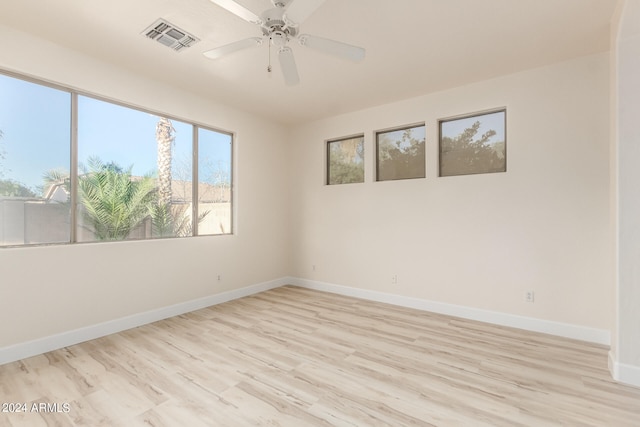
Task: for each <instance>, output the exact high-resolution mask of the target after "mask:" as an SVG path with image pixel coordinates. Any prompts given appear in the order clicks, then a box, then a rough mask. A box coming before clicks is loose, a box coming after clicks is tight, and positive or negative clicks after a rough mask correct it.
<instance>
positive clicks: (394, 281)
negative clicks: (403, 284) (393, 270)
mask: <svg viewBox="0 0 640 427" xmlns="http://www.w3.org/2000/svg"><path fill="white" fill-rule="evenodd" d="M397 283H398V275H397V274H394V275H393V276H391V284H392V285H396V284H397Z"/></svg>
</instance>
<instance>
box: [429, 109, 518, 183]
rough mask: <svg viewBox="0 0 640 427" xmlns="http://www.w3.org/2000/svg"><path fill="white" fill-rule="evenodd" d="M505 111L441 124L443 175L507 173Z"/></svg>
mask: <svg viewBox="0 0 640 427" xmlns="http://www.w3.org/2000/svg"><path fill="white" fill-rule="evenodd" d="M506 114H507V112H506V111H505V110H501V111H496V112H492V113H485V114H476V115H471V116H468V117H462V118H459V119H451V120H441V121H440V176H452V175H467V174H478V173H493V172H506V170H507V157H506V155H507V152H506V143H507V140H506Z"/></svg>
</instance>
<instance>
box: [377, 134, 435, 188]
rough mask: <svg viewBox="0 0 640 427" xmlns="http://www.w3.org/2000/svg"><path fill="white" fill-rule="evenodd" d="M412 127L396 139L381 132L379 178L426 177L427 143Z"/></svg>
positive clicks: (381, 179)
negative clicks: (414, 133)
mask: <svg viewBox="0 0 640 427" xmlns="http://www.w3.org/2000/svg"><path fill="white" fill-rule="evenodd" d="M424 142H425V141H424V138H423V139H416V138H414V137H413V135H412V129H405V130H404V131H403V132H402V137H401V138H400V139H397V140H395V141H393V140H391V138H390V137H389V136H388V135H387V134H381V135H380V139H379V141H378V180H380V181H385V180H389V179H407V178H424V176H425V144H424Z"/></svg>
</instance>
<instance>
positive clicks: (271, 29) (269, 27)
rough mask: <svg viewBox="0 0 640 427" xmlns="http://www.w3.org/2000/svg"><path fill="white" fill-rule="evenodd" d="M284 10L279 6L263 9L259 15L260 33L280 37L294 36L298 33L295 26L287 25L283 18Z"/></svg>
mask: <svg viewBox="0 0 640 427" xmlns="http://www.w3.org/2000/svg"><path fill="white" fill-rule="evenodd" d="M283 15H284V10H283V9H282V8H279V7H274V8H272V9H268V10H265V11H264V12H262V14H261V15H260V19H261V20H262V34H263V35H265V36H268V37H270V38H271V37H272V36H274V35H275V36H276V37H277V38H279V39H281V38H283V37H285V38H286V39H288V38H289V37H295V36H296V35H297V34H298V29H297V28H296V27H289V26H287V23H286V22H285V21H284V18H283Z"/></svg>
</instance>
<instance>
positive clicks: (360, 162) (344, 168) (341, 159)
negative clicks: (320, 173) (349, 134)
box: [327, 136, 364, 185]
mask: <svg viewBox="0 0 640 427" xmlns="http://www.w3.org/2000/svg"><path fill="white" fill-rule="evenodd" d="M327 157H328V159H327V165H328V167H327V184H329V185H333V184H351V183H357V182H364V136H358V137H355V138H349V139H342V140H339V141H329V143H328V144H327Z"/></svg>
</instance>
